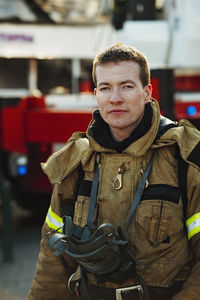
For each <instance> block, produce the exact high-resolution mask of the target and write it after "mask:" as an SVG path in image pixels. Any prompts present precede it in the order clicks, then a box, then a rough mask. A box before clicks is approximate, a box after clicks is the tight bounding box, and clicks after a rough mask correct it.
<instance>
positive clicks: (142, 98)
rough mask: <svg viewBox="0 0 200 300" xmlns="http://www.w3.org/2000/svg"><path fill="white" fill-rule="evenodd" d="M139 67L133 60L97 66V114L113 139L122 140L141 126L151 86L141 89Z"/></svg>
mask: <svg viewBox="0 0 200 300" xmlns="http://www.w3.org/2000/svg"><path fill="white" fill-rule="evenodd" d="M139 71H140V69H139V65H138V64H137V63H136V62H134V61H121V62H109V63H105V64H102V65H98V66H97V67H96V80H97V88H96V89H95V91H94V93H95V97H96V101H97V105H98V108H99V111H100V114H101V116H102V118H103V119H104V121H105V122H106V123H107V124H108V125H109V127H110V131H111V134H112V136H113V138H114V139H116V140H118V141H122V140H124V139H125V138H127V137H129V135H130V134H131V132H132V131H133V130H134V129H135V128H136V127H137V125H138V124H139V123H140V121H141V119H142V117H143V115H144V109H145V104H146V103H148V102H149V101H150V97H151V91H152V88H151V85H150V84H149V85H147V86H146V87H143V86H142V82H141V80H140V72H139Z"/></svg>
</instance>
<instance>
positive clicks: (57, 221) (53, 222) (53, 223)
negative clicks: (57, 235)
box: [45, 206, 63, 232]
mask: <svg viewBox="0 0 200 300" xmlns="http://www.w3.org/2000/svg"><path fill="white" fill-rule="evenodd" d="M45 222H46V223H47V225H48V226H49V228H51V229H54V230H57V231H58V232H62V227H63V220H62V218H61V217H59V216H58V215H56V214H55V212H53V211H52V209H51V206H50V207H49V210H48V213H47V216H46V220H45Z"/></svg>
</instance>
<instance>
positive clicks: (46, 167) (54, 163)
mask: <svg viewBox="0 0 200 300" xmlns="http://www.w3.org/2000/svg"><path fill="white" fill-rule="evenodd" d="M91 152H92V150H91V148H90V145H89V140H88V138H87V137H86V135H85V133H82V132H76V133H74V134H73V135H72V136H71V138H70V139H69V140H68V141H67V143H66V145H65V146H64V147H63V148H61V149H60V150H58V151H57V152H55V153H53V154H52V155H51V156H50V157H49V158H48V159H47V161H46V162H44V163H41V167H42V169H43V171H44V173H45V174H46V175H47V176H48V178H49V181H50V182H51V183H52V184H55V183H57V182H61V181H62V180H63V179H64V178H65V177H66V176H67V175H69V174H70V173H71V172H73V170H75V169H76V168H77V167H78V165H79V164H80V162H81V160H82V159H84V157H85V156H87V155H88V154H89V153H91Z"/></svg>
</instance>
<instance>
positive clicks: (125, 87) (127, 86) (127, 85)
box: [124, 84, 133, 89]
mask: <svg viewBox="0 0 200 300" xmlns="http://www.w3.org/2000/svg"><path fill="white" fill-rule="evenodd" d="M132 88H133V86H132V85H130V84H126V85H124V89H132Z"/></svg>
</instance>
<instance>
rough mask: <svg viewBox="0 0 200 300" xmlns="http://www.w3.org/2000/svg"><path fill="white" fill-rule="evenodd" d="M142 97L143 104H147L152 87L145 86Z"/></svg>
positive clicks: (149, 85)
mask: <svg viewBox="0 0 200 300" xmlns="http://www.w3.org/2000/svg"><path fill="white" fill-rule="evenodd" d="M144 93H145V95H144V97H145V103H148V102H149V101H150V99H151V95H152V85H151V84H150V83H149V84H148V85H147V86H145V88H144Z"/></svg>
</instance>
